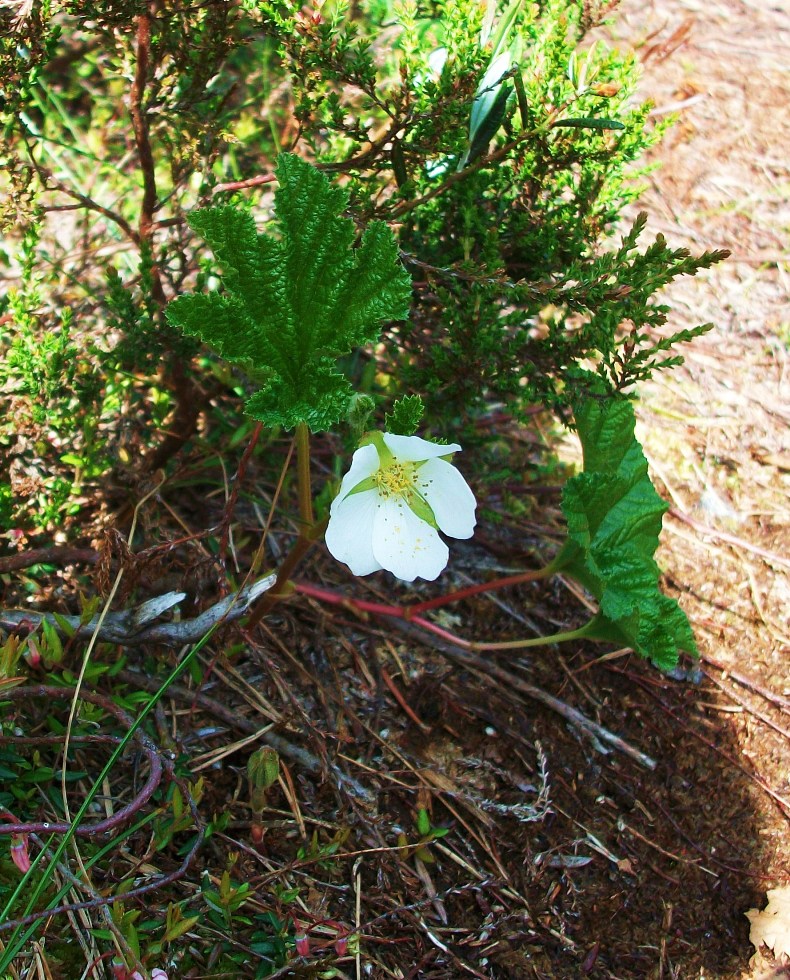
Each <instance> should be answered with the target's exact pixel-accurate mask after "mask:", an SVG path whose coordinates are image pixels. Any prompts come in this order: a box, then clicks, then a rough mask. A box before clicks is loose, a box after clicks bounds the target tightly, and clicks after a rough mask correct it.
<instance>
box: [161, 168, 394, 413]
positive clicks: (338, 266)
mask: <svg viewBox="0 0 790 980" xmlns="http://www.w3.org/2000/svg"><path fill="white" fill-rule="evenodd" d="M277 180H278V181H279V189H278V191H277V193H276V195H275V213H276V217H277V223H278V225H279V233H278V235H277V237H274V236H270V235H266V234H259V233H258V232H257V230H256V227H255V222H254V219H253V217H252V215H250V214H248V213H246V212H244V211H241V210H239V209H238V208H235V207H232V206H224V207H217V208H209V209H206V210H203V211H197V212H195V213H194V214H193V215H192V216H191V218H190V225H191V226H192V227H193V228H194V229H195V231H197V232H199V233H200V234H201V235H202V236H203V237H204V238H205V239H206V242H207V243H208V245H209V246H210V247H211V249H212V251H213V252H214V255H215V256H216V259H217V262H218V263H219V265H220V267H221V269H222V272H223V276H222V283H223V287H224V290H223V292H222V293H221V294H220V293H208V294H202V295H199V294H198V295H191V296H181V297H179V298H178V299H176V300H174V301H173V302H172V303H171V304H170V305H169V306H168V308H167V311H166V313H167V318H168V319H169V320H170V322H171V323H173V324H175V325H176V326H178V327H180V328H181V329H182V330H184V331H185V332H186V333H189V334H194V335H196V336H198V337H200V338H201V339H202V340H204V341H205V342H206V343H208V344H210V345H211V346H212V347H214V348H215V349H216V350H217V351H218V352H219V353H220V354H221V355H222V356H223V357H224V358H226V359H227V360H229V361H233V362H235V363H237V364H240V365H241V366H242V367H244V368H246V369H248V370H251V371H252V372H254V373H255V375H256V376H257V377H258V379H259V380H263V386H262V387H261V388H260V390H258V391H257V392H255V394H253V396H252V397H251V398H250V399H249V400H248V401H247V403H246V406H245V407H246V410H247V412H248V414H250V415H252V417H253V418H255V419H258V420H259V421H261V422H264V423H266V424H267V425H272V426H273V425H282V426H284V427H285V428H289V429H290V428H293V427H294V426H295V425H296V424H297V423H299V422H307V423H308V425H309V426H310V428H311V429H313V430H314V431H315V430H318V429H326V428H329V427H330V426H331V425H333V424H334V423H335V422H337V420H338V419H339V418H341V417H342V415H343V414H344V412H345V410H346V406H347V404H348V400H349V398H350V397H351V394H352V388H351V385H350V383H349V382H348V380H347V379H346V378H345V377H344V376H343V375H342V374H341V373H340V372H339V371H338V370H337V369H336V367H335V361H336V359H337V358H338V357H339V356H341V355H343V354H346V353H348V352H349V351H350V350H352V349H353V348H354V347H358V346H362V345H365V344H369V343H374V342H375V341H376V340H377V339H378V335H379V331H380V328H381V326H382V324H383V323H385V322H386V321H388V320H399V319H403V318H404V317H405V316H406V315H407V313H408V308H409V301H410V297H411V280H410V278H409V276H408V274H407V273H406V271H405V269H404V268H403V266H402V265H401V264H400V262H399V260H398V250H397V244H396V242H395V238H394V237H393V235H392V233H391V232H390V230H389V228H388V227H387V226H386V224H384V222H381V221H374V222H371V224H370V225H369V226H368V228H367V229H366V230H365V232H364V233H363V235H362V237H361V240H360V243H359V245H358V247H356V248H355V247H354V241H355V237H356V230H355V227H354V223H353V221H352V220H351V219H350V218H347V217H344V216H343V211H344V210H345V208H346V206H347V204H348V195H347V194H346V192H345V191H344V190H343V189H342V188H340V187H336V186H333V185H332V184H330V182H329V181H328V180H327V178H326V177H325V176H324V175H323V174H322V173H320V172H319V171H318V170H316V169H315V168H314V167H312V166H310V164H308V163H305V162H304V161H303V160H300V159H299V158H298V157H296V156H293V155H291V154H288V153H282V154H281V155H280V157H279V160H278V166H277Z"/></svg>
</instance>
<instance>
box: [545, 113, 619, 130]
mask: <svg viewBox="0 0 790 980" xmlns="http://www.w3.org/2000/svg"><path fill="white" fill-rule="evenodd" d="M558 126H568V127H570V128H571V129H625V126H624V125H623V124H622V123H621V122H618V121H617V120H616V119H601V118H599V117H597V116H585V117H583V118H579V119H558V120H557V122H555V123H553V125H552V129H556V128H557V127H558Z"/></svg>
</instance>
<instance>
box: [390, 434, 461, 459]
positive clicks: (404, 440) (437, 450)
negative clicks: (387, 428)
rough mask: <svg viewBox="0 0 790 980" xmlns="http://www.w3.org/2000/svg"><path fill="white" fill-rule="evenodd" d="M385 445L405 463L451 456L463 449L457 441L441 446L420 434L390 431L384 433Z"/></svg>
mask: <svg viewBox="0 0 790 980" xmlns="http://www.w3.org/2000/svg"><path fill="white" fill-rule="evenodd" d="M384 445H385V446H386V447H387V449H389V451H390V452H391V453H392V455H393V456H395V457H396V458H397V459H399V460H402V461H403V462H404V463H420V462H422V461H423V460H424V459H434V458H435V457H436V456H449V455H450V454H451V453H459V452H460V451H461V447H460V446H459V445H458V443H457V442H453V443H451V444H450V445H449V446H440V445H438V444H437V443H435V442H428V440H427V439H421V438H420V437H419V436H393V435H391V434H390V433H389V432H385V433H384Z"/></svg>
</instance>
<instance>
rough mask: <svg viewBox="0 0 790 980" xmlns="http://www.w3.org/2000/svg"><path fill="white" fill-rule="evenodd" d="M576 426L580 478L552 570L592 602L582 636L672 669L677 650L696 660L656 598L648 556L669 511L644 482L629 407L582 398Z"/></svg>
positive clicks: (686, 633)
mask: <svg viewBox="0 0 790 980" xmlns="http://www.w3.org/2000/svg"><path fill="white" fill-rule="evenodd" d="M575 420H576V427H577V430H578V433H579V437H580V439H581V443H582V450H583V454H584V472H582V473H580V474H579V475H578V476H575V477H573V478H572V479H570V480H568V482H567V483H566V484H565V487H564V488H563V493H562V511H563V514H564V515H565V519H566V521H567V523H568V540H567V542H566V544H565V545H564V547H563V548H562V550H561V551H560V554H559V555H558V556H557V558H556V559H555V560H554V561H553V562H552V564H551V570H552V571H554V572H559V571H563V572H566V573H567V574H569V575H571V576H573V578H575V579H577V580H578V581H579V582H580V583H581V584H582V585H584V586H585V588H586V589H587V590H588V591H589V592H591V593H592V594H593V595H594V596H595V598H596V599H597V600H598V602H599V604H600V610H599V613H598V615H597V616H595V618H594V619H593V620H592V621H591V623H589V624H588V626H587V627H585V629H584V634H585V635H586V636H589V637H590V638H592V639H597V640H608V641H613V642H615V643H621V644H623V645H626V646H629V647H632V648H633V649H634V650H636V652H637V653H639V654H640V655H641V656H643V657H648V658H649V659H650V660H652V661H653V663H654V664H655V665H656V666H657V667H661V668H664V669H667V668H670V667H673V666H674V665H675V664H676V663H677V660H678V652H679V651H680V650H685V651H687V652H688V653H693V654H696V652H697V647H696V644H695V642H694V636H693V634H692V632H691V627H690V626H689V623H688V620H687V618H686V615H685V613H684V612H683V610H682V609H681V608H680V606H678V604H677V602H675V600H674V599H671V598H669V597H668V596H665V595H663V594H662V593H661V592H660V591H659V587H658V580H659V568H658V565H657V564H656V561H655V558H654V557H653V556H654V555H655V552H656V548H657V547H658V537H659V534H660V533H661V518H662V515H663V514H664V512H665V511H666V509H667V505H666V504H665V503H664V501H663V500H662V499H661V498H660V497H659V495H658V493H657V492H656V490H655V488H654V487H653V484H652V483H651V482H650V478H649V476H648V473H647V460H646V459H645V456H644V453H643V452H642V447H641V446H640V445H639V442H638V441H637V439H636V437H635V435H634V410H633V407H632V405H631V403H630V402H628V401H625V400H616V401H605V400H595V399H587V400H585V401H583V402H582V403H581V406H580V407H578V408H577V410H576V412H575Z"/></svg>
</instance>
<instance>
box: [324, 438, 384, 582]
mask: <svg viewBox="0 0 790 980" xmlns="http://www.w3.org/2000/svg"><path fill="white" fill-rule="evenodd" d="M371 448H373V447H371ZM360 451H361V450H357V452H360ZM373 452H374V454H375V453H376V450H375V449H374V450H373ZM354 455H355V456H356V455H357V454H356V453H355V454H354ZM376 458H378V456H377V457H376ZM352 472H353V465H352V468H351V470H349V471H348V473H347V474H346V476H345V477H344V479H343V483H345V482H346V480H347V479H348V477H349V476H351V474H352ZM362 479H365V477H364V476H363V477H362ZM357 482H359V481H357ZM355 485H356V484H354V485H352V487H350V488H349V489H353V486H355ZM341 493H342V487H341ZM380 502H381V498H380V497H379V495H378V492H377V491H376V490H365V491H364V493H354V494H352V495H351V496H350V497H349V496H345V497H340V496H338V497H335V499H334V500H333V501H332V507H331V508H330V511H329V524H328V525H327V529H326V538H325V540H326V546H327V548H329V551H330V552H331V554H332V556H333V557H334V558H337V560H338V561H342V562H345V564H346V565H348V567H349V568H350V569H351V571H352V572H353V573H354V574H355V575H370V573H371V572H377V571H379V569H380V568H382V567H383V566H382V565H380V564H379V563H378V561H377V560H376V558H375V556H374V554H373V522H374V519H375V517H376V514H377V511H378V507H379V504H380Z"/></svg>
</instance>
